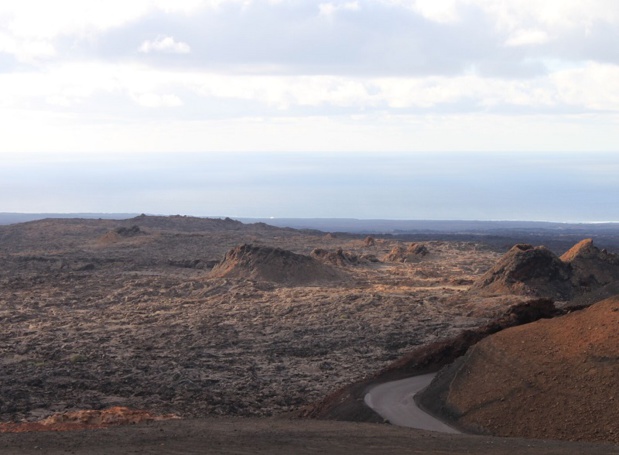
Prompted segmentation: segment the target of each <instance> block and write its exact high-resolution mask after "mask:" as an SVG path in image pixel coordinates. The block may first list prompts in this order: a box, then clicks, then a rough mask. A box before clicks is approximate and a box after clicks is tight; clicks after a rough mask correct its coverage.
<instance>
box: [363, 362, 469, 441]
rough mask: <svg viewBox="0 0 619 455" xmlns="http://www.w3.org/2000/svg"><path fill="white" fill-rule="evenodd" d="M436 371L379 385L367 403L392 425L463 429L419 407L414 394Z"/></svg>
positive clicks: (430, 380)
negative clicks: (455, 427)
mask: <svg viewBox="0 0 619 455" xmlns="http://www.w3.org/2000/svg"><path fill="white" fill-rule="evenodd" d="M434 376H435V374H433V373H432V374H424V375H421V376H413V377H412V378H406V379H401V380H399V381H391V382H386V383H384V384H380V385H377V386H375V387H373V388H371V389H370V390H369V392H368V393H367V394H366V395H365V398H364V401H365V404H366V405H368V406H369V407H370V408H372V409H373V410H374V411H375V412H376V413H378V414H379V415H380V416H381V417H382V418H384V419H385V420H388V421H389V422H390V423H391V424H393V425H398V426H401V427H410V428H418V429H420V430H430V431H439V432H441V433H460V432H459V431H458V430H455V429H454V428H451V427H450V426H449V425H447V424H445V423H443V422H441V421H440V420H438V419H436V418H434V417H433V416H431V415H430V414H427V413H426V412H424V411H423V410H421V409H420V408H418V407H417V403H415V400H414V399H413V397H414V396H415V394H416V393H418V392H420V391H421V390H423V389H424V388H426V387H427V386H428V385H429V384H430V382H432V379H433V378H434Z"/></svg>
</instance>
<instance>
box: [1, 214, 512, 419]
mask: <svg viewBox="0 0 619 455" xmlns="http://www.w3.org/2000/svg"><path fill="white" fill-rule="evenodd" d="M394 248H404V249H405V250H406V249H407V248H409V244H408V243H402V242H399V241H397V240H393V239H380V238H377V239H370V240H368V239H367V238H366V236H346V235H343V234H338V235H328V234H325V233H321V232H315V231H309V232H308V231H296V230H292V229H281V228H273V227H270V226H267V225H264V224H253V225H245V224H242V223H240V222H236V221H233V220H230V219H225V220H219V219H215V220H207V219H198V218H190V217H181V216H177V217H148V216H139V217H137V218H133V219H129V220H123V221H113V220H77V219H65V220H41V221H35V222H30V223H25V224H17V225H10V226H4V227H1V228H0V321H1V322H2V326H3V330H2V332H0V363H1V365H2V368H1V369H0V383H1V384H2V388H1V389H0V419H1V420H2V421H5V422H8V421H20V420H24V419H25V420H36V419H40V418H46V417H48V416H49V415H51V414H52V413H56V412H67V411H74V410H84V409H86V410H88V409H95V410H96V409H104V408H108V407H111V406H127V407H130V408H134V409H136V408H137V409H144V410H147V411H150V412H155V413H165V414H167V413H174V414H178V415H179V416H182V417H185V418H187V417H202V416H207V415H240V416H268V415H273V414H281V413H286V412H290V411H295V410H297V409H300V408H301V407H303V406H305V405H307V404H309V403H311V402H313V401H316V400H319V399H321V398H322V397H323V396H324V395H326V394H327V393H329V392H330V391H332V390H335V389H337V388H338V387H341V386H342V385H344V384H348V383H350V382H352V381H354V380H356V379H357V378H359V377H363V376H365V375H366V374H368V372H371V371H375V370H378V369H380V368H382V367H383V366H385V365H387V364H388V363H390V362H391V361H393V360H394V359H396V358H398V357H399V356H401V355H402V354H403V353H405V352H407V351H408V350H410V349H411V348H412V347H415V346H418V345H422V344H425V343H428V342H431V341H434V340H437V339H441V338H443V337H448V336H451V335H454V334H456V333H459V332H460V331H461V330H463V329H466V328H471V327H475V326H478V325H480V324H483V323H484V322H486V321H487V319H488V317H489V316H488V315H484V314H476V315H474V316H469V315H467V314H466V312H465V311H463V310H462V309H460V308H458V307H455V306H453V305H452V303H451V301H450V298H452V297H453V296H456V295H460V294H462V293H464V292H465V291H466V289H467V288H468V285H469V284H470V283H471V282H472V281H473V280H475V279H476V278H477V277H478V276H479V275H480V274H482V273H483V272H484V271H485V270H487V269H488V268H489V267H490V266H491V265H492V264H493V263H494V262H495V261H496V260H497V258H498V257H499V256H500V254H499V253H497V252H495V251H492V250H490V249H488V248H486V247H484V246H483V245H479V244H475V243H470V242H451V243H450V242H427V243H425V244H424V248H425V249H427V254H425V255H423V257H422V259H421V260H419V261H416V262H401V261H399V260H398V261H395V262H390V261H388V260H387V259H384V258H385V257H386V256H388V255H389V253H390V252H391V251H392V250H393V249H394ZM317 250H320V251H322V252H320V251H317ZM376 258H383V259H382V260H379V259H376Z"/></svg>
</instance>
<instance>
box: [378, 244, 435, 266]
mask: <svg viewBox="0 0 619 455" xmlns="http://www.w3.org/2000/svg"><path fill="white" fill-rule="evenodd" d="M428 254H430V251H429V250H428V248H427V247H426V246H425V245H424V244H423V243H411V244H410V245H409V246H408V247H406V248H404V247H403V246H396V247H394V248H393V249H392V250H391V251H390V252H389V254H388V255H387V256H385V259H384V260H385V262H419V261H420V260H421V259H423V258H424V257H425V256H427V255H428Z"/></svg>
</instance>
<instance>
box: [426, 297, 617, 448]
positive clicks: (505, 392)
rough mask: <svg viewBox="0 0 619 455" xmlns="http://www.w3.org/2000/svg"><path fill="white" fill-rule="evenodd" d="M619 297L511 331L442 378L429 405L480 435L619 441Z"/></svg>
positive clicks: (476, 347) (470, 353) (496, 337)
mask: <svg viewBox="0 0 619 455" xmlns="http://www.w3.org/2000/svg"><path fill="white" fill-rule="evenodd" d="M618 329H619V296H617V297H613V298H610V299H607V300H604V301H602V302H599V303H597V304H594V305H592V306H591V307H589V308H587V309H585V310H582V311H576V312H572V313H570V314H567V315H566V316H561V317H558V318H555V319H549V320H540V321H537V322H534V323H531V324H526V325H523V326H519V327H514V328H511V329H507V330H504V331H502V332H499V333H497V334H495V335H492V336H490V337H487V338H485V339H484V340H482V341H480V342H479V343H477V344H476V345H474V346H473V347H472V348H471V349H469V351H468V352H467V354H466V355H465V356H464V357H462V358H460V359H459V360H458V361H456V362H455V363H454V364H452V365H451V366H450V367H448V368H447V369H444V370H442V371H441V373H439V375H438V376H437V378H436V379H435V381H434V382H433V383H432V384H431V385H430V387H429V388H428V389H427V390H426V391H425V392H424V393H423V394H422V397H421V402H422V404H424V405H426V406H429V407H431V408H432V410H433V411H434V412H437V413H440V414H443V415H444V416H447V417H448V418H450V419H451V420H452V421H453V422H454V423H455V424H456V425H458V426H459V427H461V428H463V429H465V430H468V431H474V432H482V433H490V434H493V435H501V436H518V437H525V438H545V439H546V438H550V439H566V440H588V441H610V442H614V443H617V442H619V431H618V429H617V422H619V406H617V404H616V400H618V399H619V384H618V383H617V377H618V376H619V330H618Z"/></svg>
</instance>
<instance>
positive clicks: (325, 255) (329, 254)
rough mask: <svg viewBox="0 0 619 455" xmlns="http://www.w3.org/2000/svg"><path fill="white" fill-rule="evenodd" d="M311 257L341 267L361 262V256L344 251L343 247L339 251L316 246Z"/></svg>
mask: <svg viewBox="0 0 619 455" xmlns="http://www.w3.org/2000/svg"><path fill="white" fill-rule="evenodd" d="M311 257H313V258H315V259H318V260H319V261H321V262H324V263H327V264H332V265H337V266H340V267H342V266H348V265H353V264H357V263H358V262H359V258H358V257H357V256H356V255H354V254H351V253H347V252H344V250H342V249H341V248H338V249H337V251H328V250H324V249H322V248H315V249H314V250H313V251H312V253H311Z"/></svg>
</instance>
